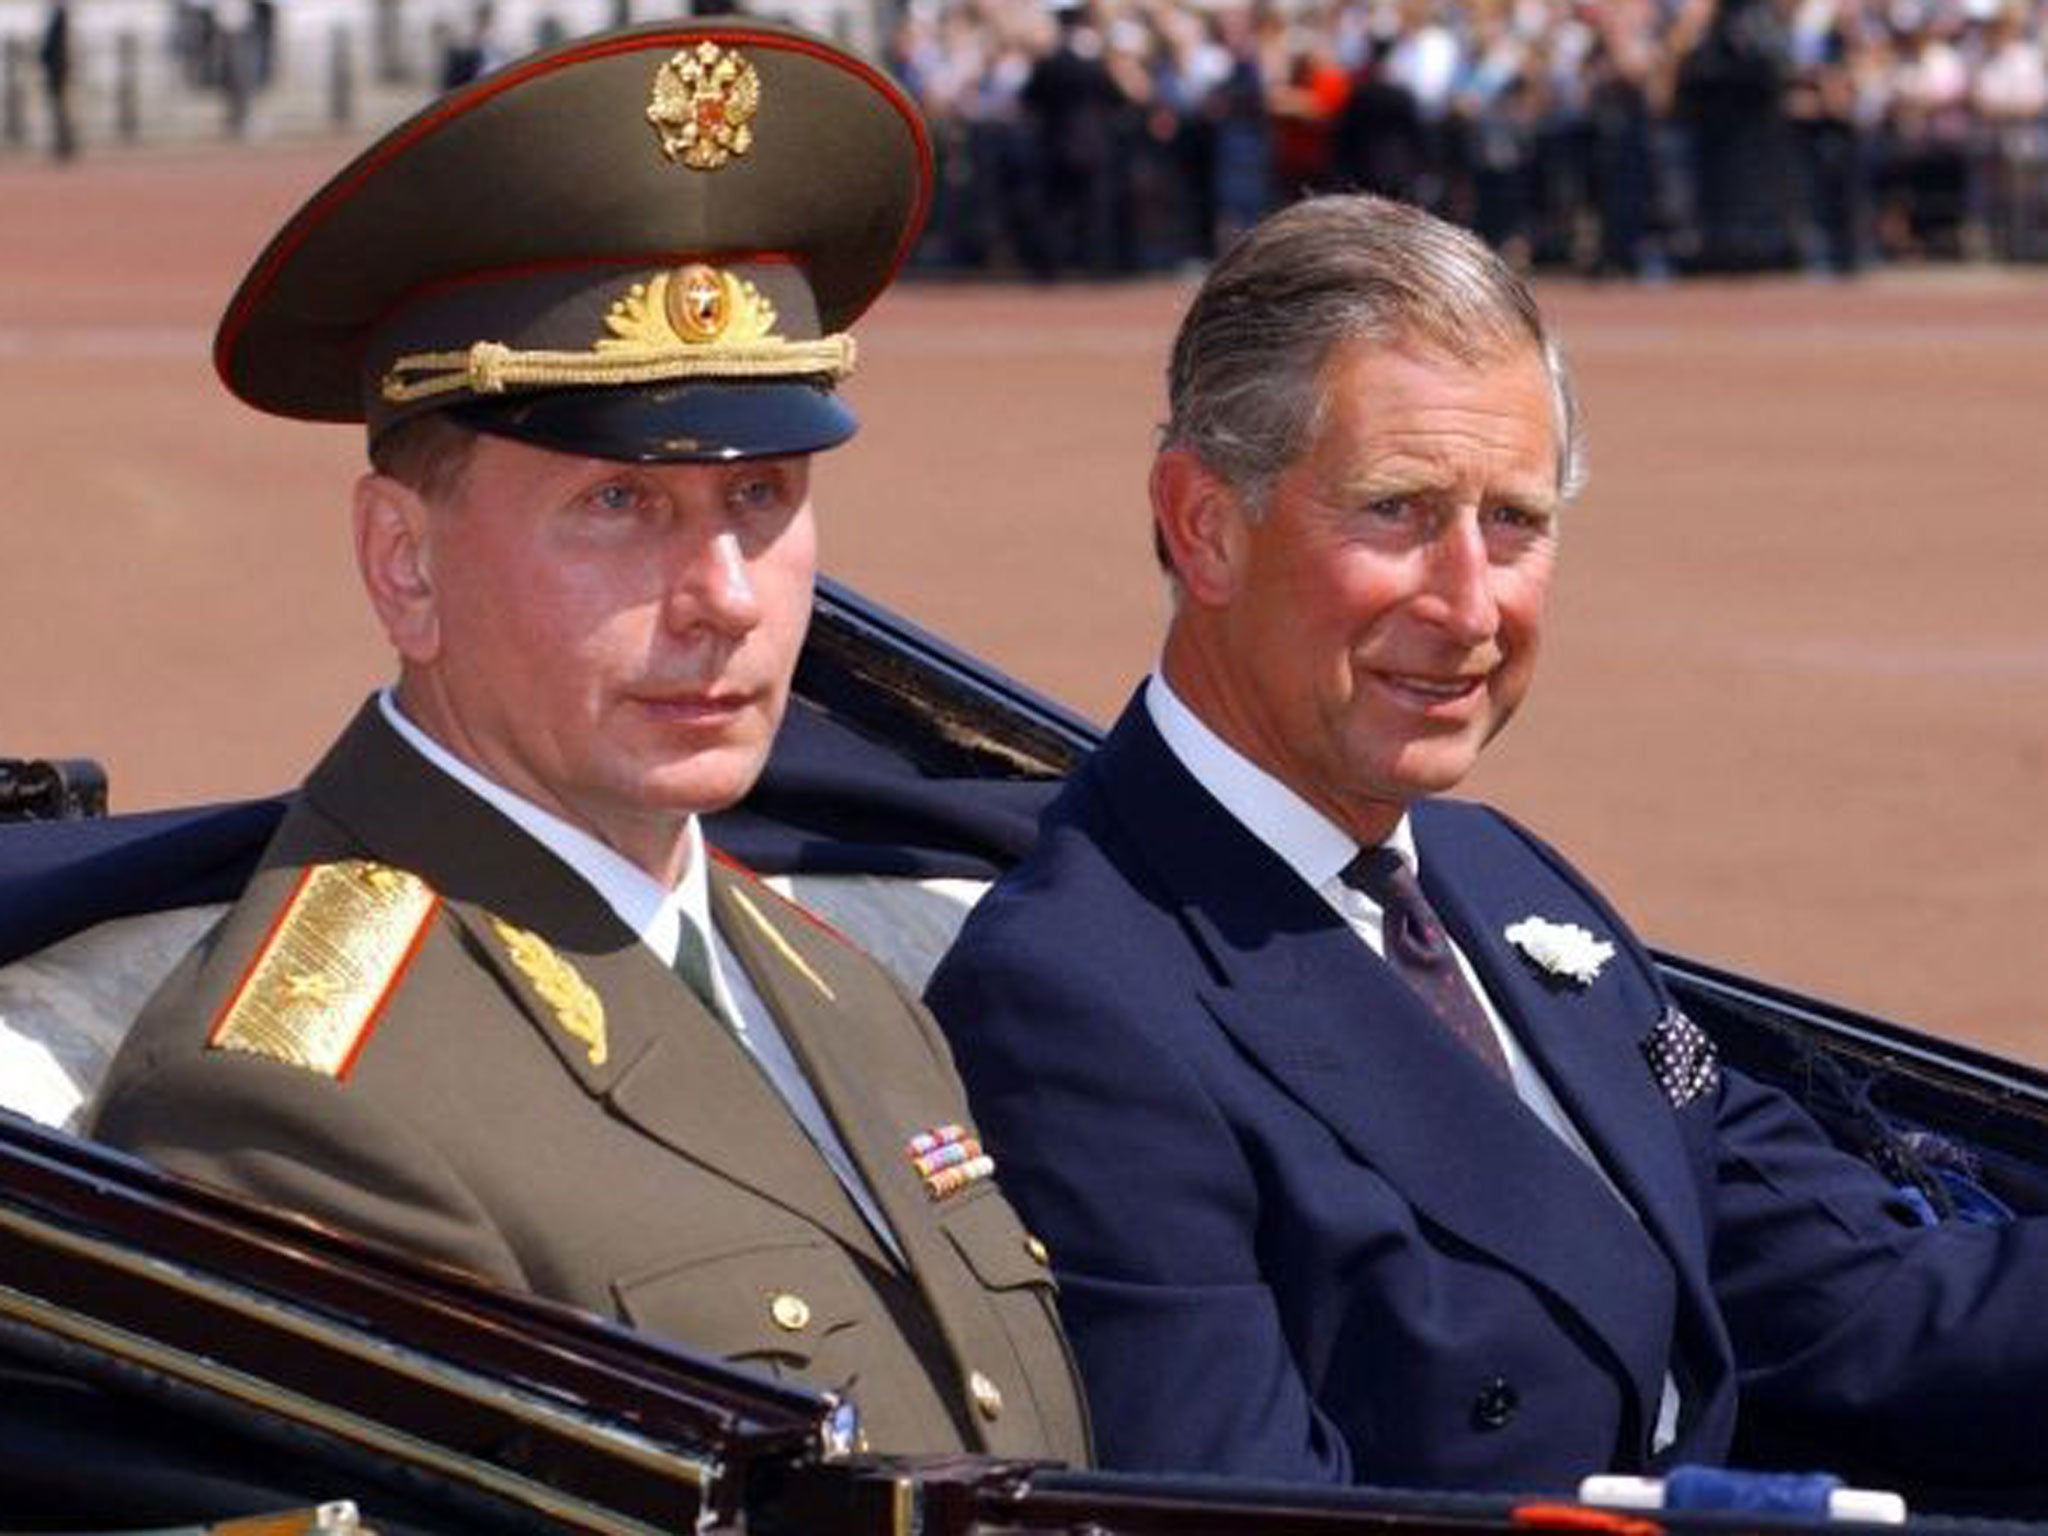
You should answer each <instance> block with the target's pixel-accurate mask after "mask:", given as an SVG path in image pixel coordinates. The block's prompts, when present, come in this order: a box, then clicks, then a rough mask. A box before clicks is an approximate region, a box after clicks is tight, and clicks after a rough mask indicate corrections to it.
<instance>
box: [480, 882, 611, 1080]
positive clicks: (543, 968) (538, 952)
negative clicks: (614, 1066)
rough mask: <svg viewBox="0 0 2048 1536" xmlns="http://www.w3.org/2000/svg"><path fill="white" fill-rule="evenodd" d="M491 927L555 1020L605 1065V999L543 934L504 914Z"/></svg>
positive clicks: (596, 1064) (592, 1060)
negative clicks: (514, 922) (509, 920)
mask: <svg viewBox="0 0 2048 1536" xmlns="http://www.w3.org/2000/svg"><path fill="white" fill-rule="evenodd" d="M491 926H492V927H493V928H495V929H496V930H497V932H498V937H499V938H500V939H501V940H503V941H504V944H505V953H506V954H508V955H509V956H511V959H512V963H513V964H514V965H516V966H517V967H518V968H519V972H520V974H521V975H523V976H524V977H525V978H526V979H527V980H528V981H530V982H532V983H533V990H534V991H535V992H538V993H539V994H540V1000H541V1001H542V1002H544V1003H546V1004H547V1005H548V1007H549V1008H550V1009H551V1010H553V1012H554V1015H555V1022H556V1023H557V1024H560V1025H561V1026H562V1028H563V1029H564V1030H565V1031H567V1033H568V1035H569V1037H570V1038H571V1039H572V1040H575V1041H577V1042H579V1043H580V1044H581V1045H582V1046H583V1047H584V1048H585V1049H586V1050H587V1051H588V1052H589V1053H590V1064H591V1065H592V1066H593V1067H601V1066H603V1065H604V1062H605V1056H606V1054H607V1052H606V1046H605V1034H604V999H602V998H601V997H599V996H598V995H597V992H596V990H595V989H593V988H592V986H591V985H590V983H589V982H587V981H585V980H584V979H583V978H582V976H581V975H579V974H578V973H577V970H576V967H575V966H573V965H571V964H570V963H569V962H568V961H566V960H564V959H563V958H562V957H561V956H560V955H558V954H556V953H555V947H554V946H553V945H552V944H550V943H548V941H547V940H546V939H544V938H542V937H541V936H540V935H539V934H537V933H533V932H530V931H529V930H527V929H525V928H515V927H514V926H513V925H512V924H510V923H508V922H506V921H505V920H504V919H503V918H502V917H493V918H492V919H491Z"/></svg>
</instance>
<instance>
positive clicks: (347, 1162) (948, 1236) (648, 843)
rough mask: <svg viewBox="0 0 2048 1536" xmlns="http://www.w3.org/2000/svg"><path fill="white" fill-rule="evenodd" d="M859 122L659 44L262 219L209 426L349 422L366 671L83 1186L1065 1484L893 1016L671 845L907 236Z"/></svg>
mask: <svg viewBox="0 0 2048 1536" xmlns="http://www.w3.org/2000/svg"><path fill="white" fill-rule="evenodd" d="M930 174H931V159H930V153H929V149H928V146H927V143H926V139H925V135H924V130H923V126H922V124H921V123H920V122H919V120H918V117H917V114H916V112H915V111H914V109H913V108H912V107H911V106H910V105H909V103H908V102H907V101H906V100H905V98H904V97H903V96H902V94H901V93H900V92H899V91H898V90H897V89H896V88H895V87H894V86H892V85H891V84H889V83H888V82H887V81H886V80H885V79H884V78H883V77H882V76H880V75H879V74H878V73H876V72H875V71H874V70H872V69H871V68H870V67H869V66H867V65H866V64H864V63H862V62H861V61H859V60H857V59H854V58H852V57H850V56H848V55H846V54H844V53H841V52H840V51H838V50H837V49H835V48H833V47H830V46H829V45H826V44H824V43H822V42H819V41H817V40H815V39H813V38H810V37H807V36H804V35H801V34H798V33H794V32H790V31H786V30H782V29H779V28H773V27H767V26H763V25H758V24H753V23H732V22H726V23H719V22H703V21H696V22H680V23H672V24H665V25H658V26H653V27H647V28H641V29H637V30H632V31H625V32H619V33H613V34H609V35H604V36H599V37H594V38H588V39H584V40H582V41H580V42H577V43H574V44H571V45H568V46H566V47H563V48H561V49H558V50H555V51H553V52H551V53H547V54H543V55H539V56H536V57H534V58H532V59H529V60H527V61H525V62H523V63H516V64H513V65H510V66H508V67H507V68H506V69H504V70H502V71H500V72H499V73H497V74H494V75H493V76H491V77H490V78H489V79H488V80H485V81H482V82H479V83H478V84H476V85H474V86H471V87H469V88H468V89H466V90H465V91H463V92H460V93H458V94H455V95H453V96H450V97H446V98H444V99H443V100H442V101H440V102H438V103H437V104H435V105H434V106H433V107H432V108H430V109H429V110H428V111H426V112H425V113H423V114H421V115H420V116H419V117H417V118H415V119H414V120H412V121H411V122H409V123H407V124H405V125H403V126H401V127H399V128H397V129H395V130H394V131H392V132H391V133H390V134H388V135H387V136H386V137H385V138H384V139H383V140H382V141H381V142H379V143H378V144H376V145H375V146H373V147H372V148H371V149H369V150H368V151H367V152H366V153H364V154H363V155H362V156H361V157H359V158H358V159H357V160H356V161H355V163H354V164H352V165H351V166H349V167H348V168H347V169H346V170H344V171H343V172H342V173H341V174H340V175H339V176H338V177H337V178H336V179H335V180H334V181H333V182H331V183H330V184H329V185H328V186H327V187H326V188H325V189H324V190H322V191H321V192H320V193H319V194H318V195H316V196H315V197H314V198H313V199H312V200H311V201H310V202H308V203H307V204H306V206H305V207H304V208H302V209H301V210H300V211H299V212H298V213H297V214H296V215H295V216H294V217H293V218H292V219H291V220H290V222H289V223H287V224H286V225H285V227H284V228H283V230H282V231H281V232H280V233H279V234H278V235H277V237H276V238H275V239H274V240H273V241H272V242H271V244H270V246H269V248H268V249H267V250H266V251H265V252H264V254H263V255H262V257H261V258H260V259H259V260H258V261H257V263H256V265H255V267H254V268H253V269H252V270H251V272H250V274H249V276H248V277H247V278H246V279H245V280H244V283H243V285H242V287H241V290H240V291H239V292H238V293H237V295H236V297H235V298H234V300H233V302H232V304H231V305H230V307H229V309H228V312H227V315H226V317H225V319H224V321H223V323H222V326H221V330H220V335H219V338H218V342H217V361H218V364H219V367H220V370H221V373H222V376H223V377H224V378H225V379H226V381H227V382H228V384H229V386H230V387H231V388H232V389H233V390H234V391H235V392H236V393H237V394H238V395H240V396H241V397H242V398H243V399H245V400H246V401H248V402H249V403H251V404H253V405H255V406H257V407H258V408H260V409H263V410H268V411H272V412H275V413H278V414H282V415H286V416H295V417H302V418H309V419H315V420H362V421H366V422H367V425H368V428H369V434H370V444H371V446H370V455H371V461H372V466H373V468H372V471H371V472H370V473H369V474H367V475H365V476H364V477H363V478H362V480H361V481H360V482H359V483H358V485H357V487H356V491H355V497H354V509H353V510H354V531H355V547H356V554H357V558H358V563H359V566H360V568H361V572H362V576H363V580H364V584H365V587H366V589H367V591H368V593H369V596H370V599H371V602H372V604H373V606H374V607H375V609H376V611H377V614H378V616H379V618H380V620H381V621H382V623H383V625H384V628H385V630H386V633H387V634H388V635H389V637H390V641H391V644H392V646H393V648H394V649H395V650H396V651H397V653H398V658H399V677H398V682H397V684H396V685H395V687H393V688H391V689H389V690H386V691H384V692H382V693H380V694H379V695H378V696H376V697H374V698H373V699H371V700H370V701H369V702H368V703H367V704H366V705H365V707H364V708H363V710H362V711H361V713H360V714H359V715H358V716H357V718H356V719H355V721H354V722H353V723H352V724H351V725H350V726H349V727H348V729H347V730H346V731H345V732H344V733H343V735H342V737H341V739H340V740H339V742H338V743H337V744H336V745H335V746H334V748H333V749H332V750H331V751H330V752H329V754H328V755H327V757H326V758H325V759H324V760H323V761H322V762H321V763H320V764H319V765H318V767H316V768H315V770H314V771H313V773H312V775H311V777H310V778H309V779H308V780H307V782H306V785H305V788H304V791H303V793H302V795H301V796H300V797H299V798H298V800H297V802H296V803H295V805H294V807H293V809H292V810H291V812H290V813H289V815H288V816H287V818H286V820H285V822H284V824H283V826H282V827H281V828H280V830H279V832H278V834H277V837H276V839H275V841H274V842H273V843H272V845H271V846H270V848H269V849H268V851H267V853H266V855H265V857H264V859H263V861H262V865H261V868H260V870H259V873H258V874H257V876H256V877H255V879H254V880H253V882H252V883H251V885H250V886H249V888H248V890H247V892H246V894H245V895H244V896H243V898H242V899H241V901H240V902H239V903H238V904H237V906H236V907H235V909H234V910H233V912H232V913H231V914H230V915H229V916H228V918H227V919H226V920H225V921H224V923H223V924H222V925H221V926H220V928H219V929H218V930H216V931H215V932H214V933H213V934H212V935H211V936H210V937H209V939H208V940H207V941H206V942H205V943H204V944H203V945H202V946H201V947H200V950H199V951H198V952H197V953H196V954H195V955H194V956H193V957H192V958H191V959H190V960H188V961H187V962H186V963H185V965H184V966H182V967H181V969H180V970H179V971H178V972H177V973H176V974H175V975H174V976H173V977H172V978H171V980H170V981H169V982H168V983H167V984H166V986H165V988H164V990H163V991H162V992H161V993H160V994H159V995H158V996H157V997H156V998H155V999H154V1000H153V1001H152V1002H151V1004H150V1005H149V1007H148V1008H147V1009H146V1010H145V1013H144V1015H143V1017H142V1019H141V1020H140V1021H139V1023H138V1024H137V1026H136V1028H135V1030H134V1031H133V1033H132V1035H131V1037H130V1038H129V1040H128V1042H127V1044H126V1046H125V1047H124V1049H123V1050H122V1052H121V1054H120V1056H119V1058H118V1060H117V1061H116V1063H115V1065H114V1068H113V1070H112V1073H111V1075H110V1078H109V1081H108V1084H107V1087H106V1090H105V1093H104V1096H103V1098H102V1100H101V1103H100V1105H99V1106H98V1110H97V1115H96V1121H95V1130H96V1132H97V1134H99V1135H100V1136H102V1137H103V1138H104V1139H106V1140H108V1141H111V1142H115V1143H117V1144H120V1145H123V1146H126V1147H129V1148H131V1149H134V1150H136V1151H139V1152H141V1153H144V1154H146V1155H148V1156H150V1157H152V1158H154V1159H156V1160H158V1161H160V1162H162V1163H164V1164H166V1165H168V1166H171V1167H173V1168H176V1169H179V1170H181V1171H184V1172H186V1173H189V1174H191V1175H194V1176H197V1177H200V1178H204V1179H208V1180H212V1181H215V1182H218V1183H222V1184H227V1185H230V1186H233V1187H236V1188H238V1189H241V1190H243V1191H246V1192H248V1193H251V1194H254V1195H256V1196H259V1197H261V1198H263V1199H266V1200H269V1201H272V1202H274V1203H277V1204H279V1205H283V1206H287V1207H291V1208H294V1209H296V1210H299V1211H302V1212H306V1213H309V1214H311V1215H313V1216H315V1217H318V1218H320V1219H323V1220H328V1221H332V1222H333V1223H335V1224H336V1225H339V1226H343V1227H347V1228H350V1229H353V1230H355V1231H357V1232H361V1233H365V1234H368V1235H369V1236H371V1237H374V1238H379V1239H382V1240H383V1241H385V1242H387V1243H390V1244H393V1245H396V1246H398V1247H400V1248H403V1249H405V1250H407V1251H409V1252H411V1253H413V1254H417V1255H424V1256H428V1257H431V1258H434V1259H438V1260H441V1261H445V1262H448V1263H452V1264H455V1265H459V1266H461V1267H463V1268H465V1269H468V1270H471V1271H473V1272H475V1273H478V1274H481V1275H484V1276H488V1277H490V1278H492V1279H495V1280H497V1281H500V1282H502V1283H504V1284H507V1285H511V1286H519V1287H525V1288H530V1289H531V1290H534V1291H536V1292H539V1293H541V1294H544V1295H547V1296H552V1297H556V1298H559V1299H562V1300H565V1301H568V1302H572V1303H575V1304H577V1305H580V1306H583V1307H586V1308H589V1309H591V1310H593V1311H597V1312H602V1313H608V1314H611V1315H614V1316H617V1317H619V1318H622V1319H624V1320H626V1321H628V1322H630V1323H633V1324H635V1325H638V1326H640V1327H643V1328H645V1329H648V1330H649V1331H652V1332H658V1333H662V1334H665V1335H668V1336H670V1337H673V1338H675V1339H678V1340H681V1341H683V1342H685V1343H687V1344H690V1345H693V1346H695V1347H698V1348H701V1349H705V1350H707V1351H712V1352H716V1353H718V1354H721V1355H725V1356H728V1357H730V1358H733V1359H736V1360H739V1361H743V1362H748V1363H752V1364H754V1365H757V1366H761V1367H764V1368H767V1369H769V1370H772V1371H775V1372H777V1373H780V1374H788V1375H792V1376H794V1377H796V1378H799V1379H801V1380H803V1381H805V1382H808V1383H810V1384H812V1385H815V1386H819V1387H824V1388H831V1389H846V1390H849V1391H850V1392H851V1393H852V1395H853V1397H854V1399H855V1401H856V1403H857V1404H858V1406H859V1408H860V1410H861V1412H862V1415H863V1422H864V1424H865V1427H866V1431H867V1435H868V1439H869V1443H870V1444H871V1445H872V1446H873V1447H874V1448H876V1449H878V1450H889V1451H945V1450H952V1449H971V1450H986V1451H991V1452H995V1453H999V1454H1005V1455H1025V1456H1040V1455H1045V1456H1053V1457H1060V1458H1065V1459H1068V1460H1076V1461H1078V1460H1080V1459H1083V1458H1084V1457H1085V1455H1086V1430H1085V1426H1084V1420H1083V1413H1082V1409H1081V1406H1080V1402H1079V1398H1078V1395H1077V1389H1076V1386H1075V1382H1074V1379H1073V1376H1072V1373H1071V1368H1070V1365H1069V1361H1068V1358H1067V1354H1066V1350H1065V1346H1064V1344H1063V1342H1062V1340H1061V1338H1060V1335H1059V1333H1058V1330H1057V1326H1056V1324H1055V1321H1054V1317H1053V1311H1052V1305H1051V1303H1052V1297H1051V1285H1050V1281H1049V1279H1048V1276H1047V1272H1046V1269H1045V1258H1044V1253H1043V1250H1042V1249H1040V1248H1039V1246H1038V1245H1037V1243H1036V1242H1035V1241H1034V1240H1033V1239H1031V1238H1030V1236H1029V1235H1028V1234H1027V1233H1026V1232H1025V1231H1024V1230H1023V1228H1022V1227H1021V1226H1019V1225H1018V1223H1017V1221H1016V1218H1015V1217H1014V1215H1013V1214H1012V1213H1011V1211H1010V1208H1009V1207H1008V1205H1006V1204H1005V1203H1004V1201H1003V1199H1002V1197H1001V1195H1000V1194H999V1193H998V1192H997V1191H996V1189H995V1187H994V1185H993V1183H992V1182H991V1181H990V1179H989V1177H988V1175H989V1172H990V1167H991V1165H990V1163H989V1160H988V1159H987V1158H986V1157H985V1156H983V1155H982V1153H981V1150H980V1147H979V1144H978V1142H977V1140H976V1137H975V1133H974V1130H973V1128H972V1125H971V1123H970V1121H969V1119H968V1115H967V1110H966V1106H965V1102H964V1100H963V1098H962V1095H961V1092H960V1088H959V1085H958V1083H957V1081H956V1079H955V1077H954V1075H953V1071H952V1068H951V1065H950V1062H949V1060H948V1057H947V1054H946V1051H945V1048H944V1046H943V1045H942V1044H941V1043H940V1040H939V1037H938V1035H937V1034H936V1032H935V1030H934V1029H933V1028H932V1026H931V1024H930V1022H929V1020H928V1019H927V1017H926V1016H925V1015H924V1013H923V1012H922V1011H921V1010H920V1009H919V1008H918V1006H917V1005H916V1004H915V1003H913V1002H911V1001H908V1000H906V998H905V997H904V996H903V995H902V994H901V993H900V992H899V990H898V989H897V988H896V986H895V985H894V984H893V983H892V982H891V981H890V980H889V979H888V978H887V976H886V975H885V974H884V973H883V972H882V971H881V970H880V969H879V968H878V967H876V966H875V965H874V964H873V963H871V962H870V961H868V960H867V959H866V958H865V957H864V956H862V955H860V954H859V953H858V952H856V951H854V950H853V949H851V948H850V947H849V946H847V945H846V944H845V943H844V942H843V941H841V940H840V939H838V938H837V937H836V936H834V935H833V934H832V933H830V932H829V931H827V930H825V929H823V928H821V927H820V926H819V925H817V924H815V923H814V922H812V921H810V920H809V919H807V918H806V917H805V916H804V915H803V914H802V913H800V912H799V911H797V910H796V909H794V908H792V907H790V906H788V905H787V904H785V903H784V902H782V901H781V900H780V899H778V898H777V897H776V896H775V895H774V894H772V893H771V892H769V891H768V890H767V889H765V888H764V887H763V886H761V885H760V884H759V883H758V882H756V881H754V880H753V879H751V878H749V877H748V876H747V875H746V874H745V873H744V872H743V871H741V870H739V869H737V868H734V867H731V866H728V865H725V864H722V863H720V862H719V861H718V859H717V857H716V855H714V854H710V853H709V852H708V850H707V849H706V848H705V846H704V842H703V838H702V834H701V832H700V830H699V826H698V820H697V818H698V816H699V815H700V814H702V813H704V812H707V811H711V810H714V809H717V808H719V807H723V806H726V805H729V804H731V803H732V802H733V801H735V800H737V799H738V798H739V797H740V796H741V795H742V794H744V793H745V792H746V790H747V788H748V787H749V785H750V784H751V783H752V782H753V780H754V778H755V776H756V774H757V773H758V772H759V770H760V768H761V765H762V762H763V760H764V758H765V756H766V754H767V751H768V746H769V742H770V738H771V737H772V736H773V734H774V731H775V728H776V725H777V723H778V721H779V720H780V718H781V715H782V712H783V708H784V705H785V703H786V701H787V697H788V691H789V685H790V678H791V673H792V670H793V668H794V666H795V663H796V657H797V652H798V649H799V647H800V645H801V643H802V638H803V633H804V628H805V625H806V622H807V620H808V617H809V611H810V596H811V585H812V577H813V573H814V564H815V531H814V526H813V519H812V512H811V504H810V497H809V469H810V456H811V455H812V454H813V453H814V452H816V451H818V450H821V449H825V448H829V447H832V446H834V445H835V444H837V443H839V442H841V441H843V440H844V439H845V438H846V437H847V436H848V435H849V434H850V433H851V432H852V430H853V426H854V422H853V418H852V416H851V414H850V413H849V412H848V410H847V409H846V407H845V406H844V405H843V404H842V403H841V402H840V401H839V400H838V399H837V397H836V396H835V395H834V394H833V393H832V385H833V384H834V382H836V381H837V380H838V379H839V378H840V377H842V376H843V375H844V374H845V373H846V372H847V371H848V369H849V368H850V367H851V364H852V360H853V347H852V342H851V340H850V338H848V337H847V336H846V334H845V329H846V327H847V326H848V325H849V324H850V323H851V322H852V320H853V319H854V317H855V316H857V315H858V314H859V313H860V312H861V311H862V310H863V309H865V308H866V306H867V305H868V304H869V303H870V302H871V301H872V300H873V299H874V298H875V297H876V295H877V294H878V293H879V292H880V291H881V290H882V288H883V287H884V286H886V284H887V282H888V280H889V278H890V276H891V275H892V274H893V272H894V270H895V267H896V265H897V264H898V263H899V262H900V260H901V259H902V257H903V255H904V254H905V253H906V252H907V250H908V249H909V247H910V245H911V243H912V241H913V239H914V238H915V236H916V233H917V228H918V225H919V223H920V221H921V219H922V216H923V211H924V208H925V206H926V201H927V194H928V190H929V183H930Z"/></svg>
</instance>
